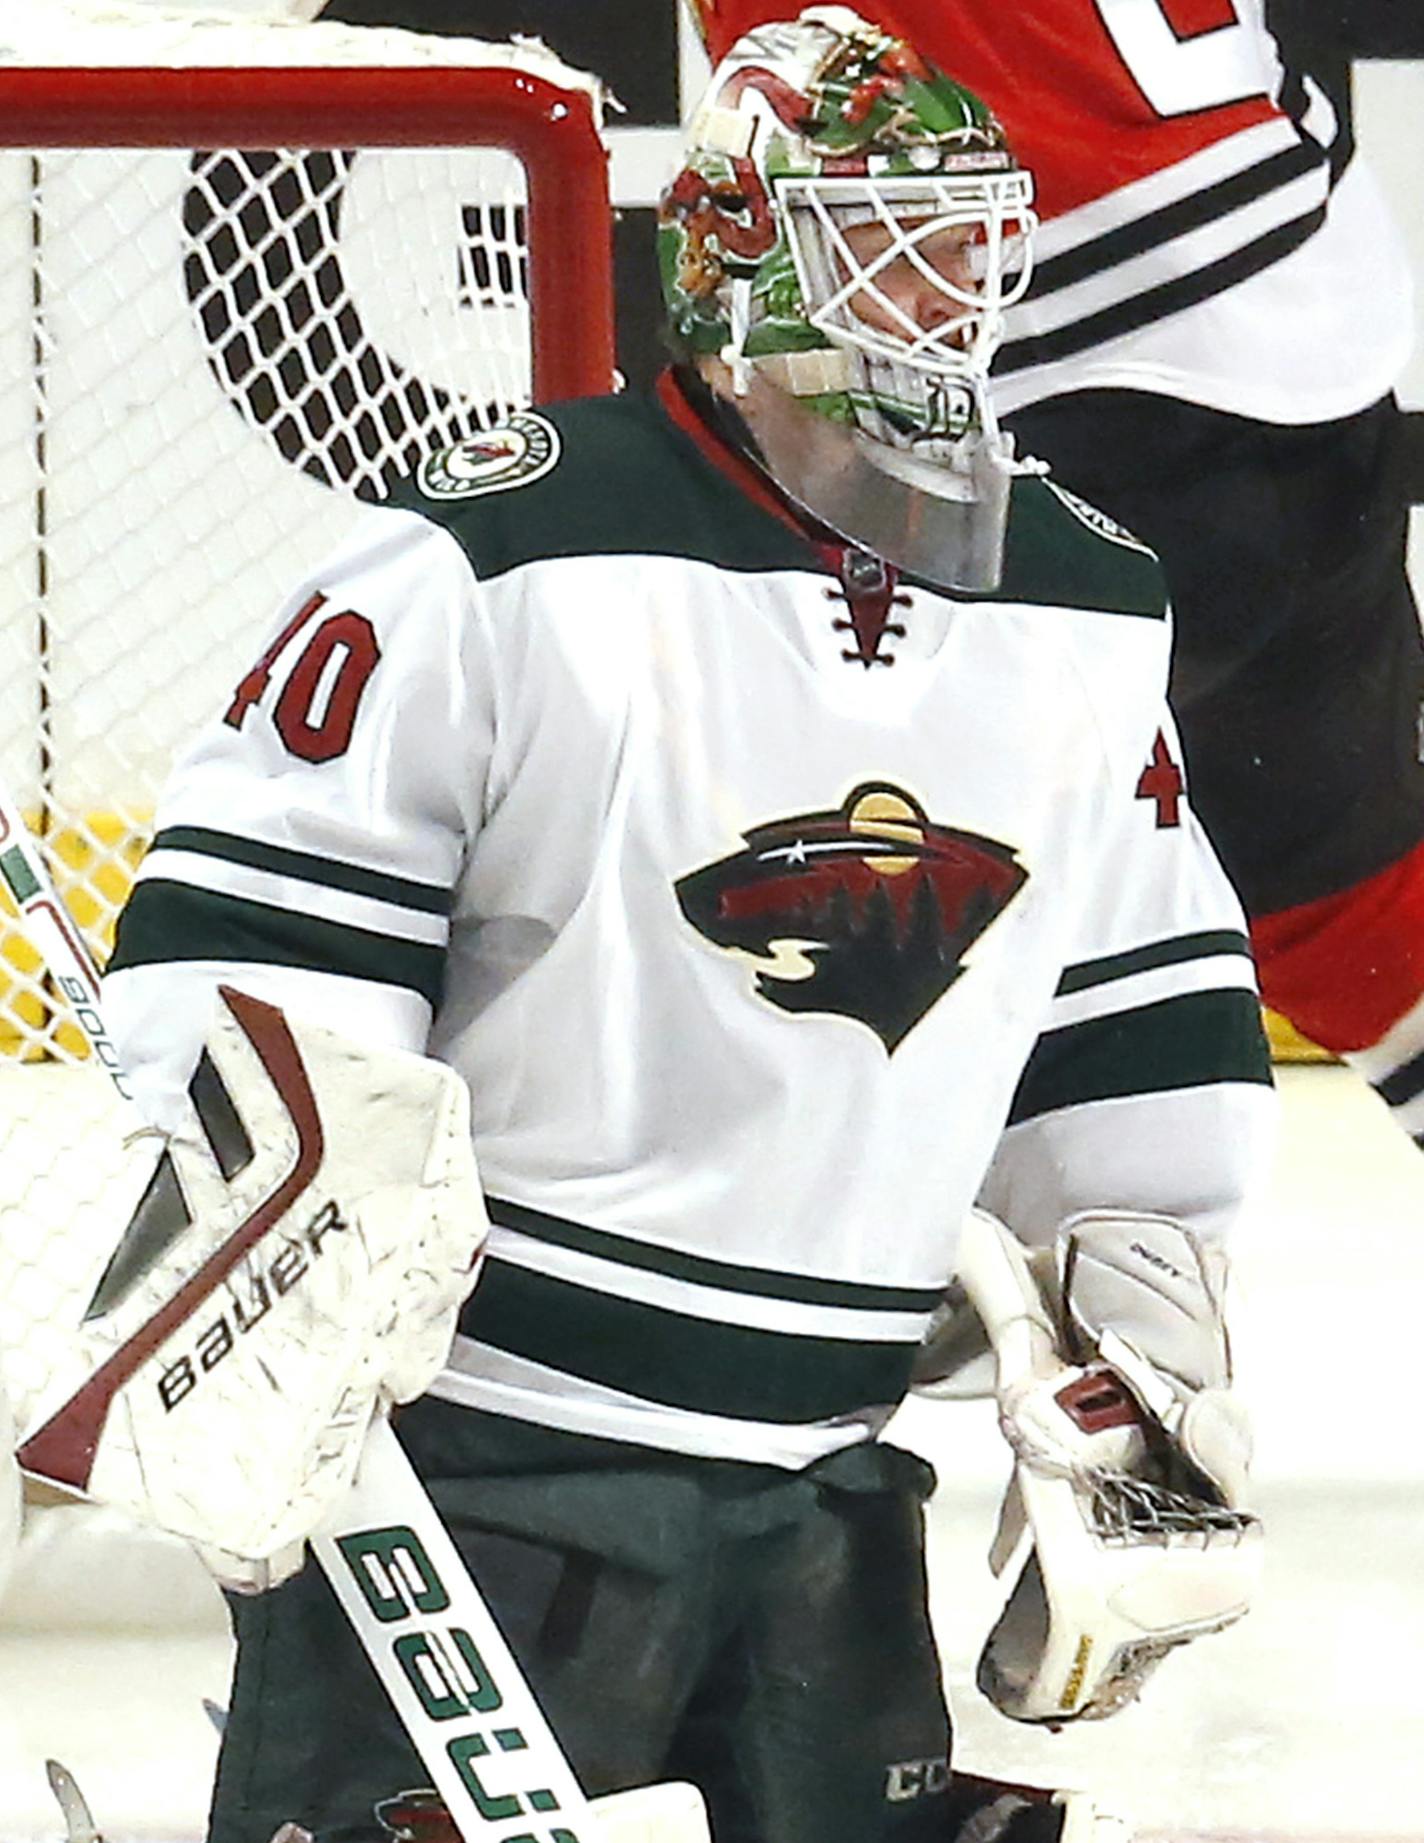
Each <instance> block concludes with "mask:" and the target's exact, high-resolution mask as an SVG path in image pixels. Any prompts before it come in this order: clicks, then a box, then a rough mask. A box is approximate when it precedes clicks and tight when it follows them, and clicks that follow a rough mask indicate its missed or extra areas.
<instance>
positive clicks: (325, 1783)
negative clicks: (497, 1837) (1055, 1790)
mask: <svg viewBox="0 0 1424 1843" xmlns="http://www.w3.org/2000/svg"><path fill="white" fill-rule="evenodd" d="M397 1425H398V1429H399V1432H400V1435H401V1438H402V1441H403V1443H404V1445H405V1446H406V1449H407V1451H408V1452H409V1453H410V1456H411V1458H412V1460H413V1461H414V1463H415V1465H416V1466H417V1468H418V1470H419V1471H420V1472H421V1474H422V1476H423V1477H424V1478H425V1480H426V1483H427V1485H428V1486H429V1489H430V1492H431V1495H432V1497H433V1498H434V1499H435V1502H436V1504H437V1505H438V1506H439V1508H440V1510H441V1512H442V1514H443V1515H444V1517H445V1519H446V1521H447V1523H448V1524H449V1526H450V1529H451V1531H452V1534H453V1535H454V1537H455V1540H456V1542H457V1544H458V1546H459V1548H460V1550H461V1553H462V1554H463V1555H464V1557H465V1559H466V1561H467V1562H468V1564H469V1567H470V1570H471V1572H472V1574H473V1575H474V1577H475V1579H476V1581H477V1582H478V1584H479V1586H480V1589H481V1591H482V1592H483V1594H484V1596H485V1598H486V1600H487V1601H488V1602H489V1604H490V1607H491V1609H492V1610H493V1612H494V1614H495V1616H496V1618H497V1619H498V1620H499V1622H500V1624H501V1625H502V1627H503V1628H504V1632H505V1636H506V1637H507V1639H508V1640H509V1642H510V1645H511V1646H512V1648H513V1650H514V1652H515V1655H516V1656H517V1657H518V1659H519V1661H520V1663H521V1665H522V1666H523V1668H524V1670H525V1673H526V1675H527V1676H528V1678H529V1681H530V1683H531V1685H532V1687H533V1689H534V1692H535V1694H536V1696H537V1697H538V1699H539V1701H540V1702H541V1704H542V1705H543V1708H544V1711H545V1713H546V1715H547V1716H548V1717H549V1720H550V1722H551V1723H552V1725H553V1727H554V1730H555V1732H556V1733H557V1735H558V1736H559V1739H560V1741H561V1743H562V1745H563V1747H564V1750H565V1752H566V1753H567V1754H568V1755H569V1758H570V1760H571V1762H572V1764H573V1767H574V1770H575V1772H576V1773H577V1775H578V1777H579V1778H580V1780H581V1781H582V1783H583V1785H584V1787H585V1788H586V1790H587V1791H588V1792H589V1793H590V1794H594V1795H596V1794H598V1793H602V1792H611V1791H619V1790H622V1789H624V1788H625V1787H629V1786H635V1785H643V1784H649V1783H651V1782H653V1781H655V1780H659V1779H687V1780H691V1781H692V1782H693V1783H694V1784H695V1785H697V1786H699V1787H700V1788H701V1790H702V1792H703V1794H704V1796H705V1797H706V1800H707V1804H708V1808H709V1811H710V1813H711V1818H712V1826H713V1835H714V1838H715V1843H876V1840H877V1839H885V1843H921V1839H924V1840H925V1843H929V1840H930V1839H934V1843H944V1840H945V1837H946V1835H947V1829H948V1826H947V1824H946V1817H945V1810H946V1799H945V1790H946V1782H947V1776H948V1774H947V1761H948V1756H949V1741H950V1735H949V1718H948V1714H947V1711H946V1707H945V1702H944V1697H943V1693H942V1691H941V1688H940V1671H939V1663H938V1659H937V1657H936V1654H935V1648H934V1642H933V1639H932V1637H931V1635H930V1629H929V1621H928V1616H927V1612H926V1603H925V1578H924V1553H923V1500H924V1498H925V1497H926V1496H927V1495H928V1492H929V1490H930V1488H931V1487H932V1485H933V1474H932V1473H931V1471H930V1469H929V1467H928V1466H926V1465H925V1464H924V1463H923V1462H922V1461H920V1460H918V1459H916V1458H914V1457H912V1456H911V1455H910V1454H908V1453H905V1452H902V1451H900V1450H899V1449H898V1448H896V1447H893V1446H888V1445H867V1446H860V1447H855V1448H851V1449H849V1450H848V1451H846V1452H843V1453H839V1454H837V1455H835V1456H834V1457H832V1458H830V1459H826V1460H822V1461H820V1462H818V1463H817V1464H815V1465H813V1466H811V1467H809V1468H808V1469H807V1470H805V1471H803V1472H799V1473H787V1472H784V1471H780V1470H777V1469H774V1468H769V1467H763V1466H747V1465H740V1464H736V1463H732V1462H728V1461H722V1460H696V1459H682V1458H678V1457H677V1456H675V1455H670V1454H663V1453H654V1452H652V1451H649V1450H648V1449H645V1448H640V1447H633V1446H627V1445H622V1444H618V1443H613V1442H607V1441H603V1440H593V1439H588V1438H585V1437H582V1436H578V1435H572V1434H564V1433H558V1432H555V1431H552V1430H549V1429H546V1428H540V1427H533V1426H528V1425H525V1424H523V1423H520V1422H517V1421H512V1420H506V1419H503V1418H501V1417H496V1416H491V1415H485V1414H478V1413H475V1412H472V1411H471V1410H469V1409H464V1408H456V1407H452V1406H450V1405H448V1404H446V1403H443V1402H439V1401H433V1400H430V1399H427V1400H424V1401H422V1402H419V1403H417V1404H415V1405H414V1406H413V1407H411V1408H409V1409H407V1410H405V1411H404V1412H403V1413H402V1414H401V1416H400V1417H399V1420H398V1422H397ZM230 1607H231V1611H232V1616H233V1623H234V1627H235V1631H236V1635H237V1647H238V1648H237V1664H236V1673H235V1677H234V1682H233V1692H232V1704H231V1710H230V1714H229V1717H228V1724H227V1730H226V1733H225V1735H224V1739H223V1746H222V1753H221V1757H220V1760H219V1767H218V1779H217V1787H216V1791H215V1793H214V1802H213V1813H212V1821H211V1828H210V1832H209V1835H210V1839H211V1843H268V1839H269V1838H270V1837H271V1835H272V1833H273V1831H274V1830H275V1829H276V1828H277V1827H278V1825H279V1824H281V1823H283V1822H284V1821H286V1820H289V1819H290V1820H294V1821H296V1822H297V1823H300V1824H302V1825H303V1826H305V1828H306V1829H308V1830H310V1831H312V1832H313V1833H314V1835H315V1836H316V1837H317V1839H318V1843H391V1839H390V1833H389V1831H387V1830H386V1829H385V1828H383V1826H382V1825H381V1823H380V1822H379V1820H378V1818H377V1817H376V1815H375V1807H376V1806H377V1805H378V1804H380V1803H381V1802H382V1801H383V1800H385V1799H388V1798H391V1797H392V1796H393V1795H395V1794H398V1793H400V1792H403V1791H408V1790H413V1789H416V1788H419V1787H422V1786H425V1785H427V1784H428V1783H429V1780H428V1775H426V1773H425V1772H424V1769H423V1768H422V1766H421V1764H420V1762H419V1760H418V1758H417V1756H416V1755H415V1753H414V1751H413V1750H412V1748H411V1746H410V1743H409V1741H408V1740H407V1739H406V1737H405V1735H404V1733H403V1731H402V1729H401V1728H400V1726H399V1725H398V1723H397V1721H396V1719H395V1716H394V1714H393V1713H392V1710H391V1707H390V1704H389V1703H388V1702H387V1700H386V1698H385V1694H384V1692H383V1691H382V1689H381V1687H380V1684H379V1683H378V1681H377V1680H376V1677H375V1675H374V1673H373V1672H372V1670H371V1668H370V1666H369V1664H368V1663H367V1661H366V1659H365V1656H364V1654H363V1653H362V1652H361V1650H360V1649H359V1647H358V1646H357V1644H356V1642H355V1640H354V1639H353V1638H352V1636H351V1634H350V1631H349V1629H348V1627H347V1626H346V1623H345V1621H344V1619H343V1617H342V1614H341V1612H340V1610H339V1609H338V1607H337V1605H336V1603H335V1600H334V1599H333V1597H332V1595H331V1593H330V1590H329V1589H328V1588H327V1586H326V1582H325V1579H324V1577H323V1576H322V1574H321V1573H320V1571H319V1570H318V1569H317V1568H316V1566H315V1565H314V1564H312V1563H308V1565H307V1567H306V1568H305V1569H304V1570H303V1572H302V1573H301V1574H299V1575H298V1576H296V1577H295V1578H294V1579H293V1580H291V1581H289V1582H287V1583H286V1584H285V1585H283V1586H282V1587H279V1588H277V1589H276V1590H275V1591H273V1592H272V1593H268V1594H262V1595H260V1596H257V1597H255V1598H239V1597H237V1596H233V1597H232V1599H231V1600H230Z"/></svg>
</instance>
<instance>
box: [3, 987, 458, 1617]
mask: <svg viewBox="0 0 1424 1843" xmlns="http://www.w3.org/2000/svg"><path fill="white" fill-rule="evenodd" d="M222 999H223V1002H222V1004H221V1005H220V1006H219V1016H218V1020H217V1022H216V1023H215V1025H214V1027H213V1029H212V1031H211V1032H210V1033H209V1036H208V1040H207V1045H206V1047H205V1049H204V1052H203V1055H202V1058H201V1059H200V1062H199V1065H198V1071H197V1074H196V1075H195V1076H194V1079H193V1083H192V1086H191V1088H190V1090H189V1096H190V1100H191V1103H192V1107H191V1115H192V1117H191V1120H190V1122H189V1126H188V1129H187V1130H185V1131H183V1132H180V1133H178V1134H175V1135H174V1136H173V1137H171V1138H169V1139H167V1140H166V1141H165V1142H164V1144H163V1148H162V1150H161V1152H160V1154H159V1156H158V1159H157V1162H156V1163H154V1162H153V1160H152V1154H151V1153H150V1154H149V1155H148V1158H147V1161H146V1164H147V1171H146V1174H140V1175H141V1176H142V1177H143V1183H142V1194H141V1195H140V1197H139V1200H138V1202H137V1205H136V1207H135V1209H134V1211H133V1215H132V1217H131V1219H130V1221H129V1223H128V1226H127V1228H126V1229H125V1230H124V1232H123V1235H122V1237H121V1238H120V1240H119V1242H118V1245H117V1247H116V1248H114V1249H113V1252H112V1253H111V1254H110V1256H109V1258H108V1260H107V1264H106V1265H105V1266H104V1268H103V1272H102V1273H101V1274H100V1275H99V1276H98V1279H97V1284H96V1285H95V1286H94V1289H93V1293H92V1296H91V1297H90V1298H89V1300H88V1304H87V1307H85V1308H84V1309H83V1312H82V1322H80V1323H77V1324H76V1328H75V1333H74V1336H75V1342H76V1346H77V1352H78V1359H79V1362H80V1373H81V1374H84V1375H86V1376H87V1380H86V1381H85V1382H84V1383H83V1384H82V1386H80V1387H79V1388H78V1389H77V1390H76V1389H74V1386H73V1380H72V1376H71V1378H70V1381H69V1383H68V1386H67V1388H66V1390H65V1399H63V1400H60V1401H54V1400H50V1401H47V1402H41V1403H40V1404H38V1408H37V1412H36V1413H35V1414H34V1415H33V1416H31V1417H30V1420H31V1426H32V1428H33V1429H34V1430H33V1431H31V1432H29V1433H28V1436H27V1437H25V1438H24V1439H23V1441H22V1444H21V1445H20V1448H19V1459H20V1463H21V1465H22V1466H23V1467H24V1468H25V1469H26V1471H28V1472H30V1473H32V1474H33V1475H35V1476H37V1477H41V1478H45V1479H48V1480H50V1481H51V1482H53V1483H56V1484H59V1485H61V1486H64V1487H66V1488H68V1489H70V1490H76V1491H81V1492H83V1493H84V1494H85V1495H86V1496H88V1497H91V1498H93V1499H95V1500H96V1501H98V1502H100V1503H105V1504H111V1505H115V1506H117V1507H118V1508H120V1509H122V1510H124V1511H127V1512H128V1513H129V1514H131V1515H133V1516H136V1517H137V1518H139V1519H140V1520H141V1521H144V1522H148V1523H152V1524H156V1525H158V1526H159V1527H160V1528H163V1529H166V1530H170V1531H172V1532H173V1533H175V1534H176V1535H179V1536H184V1537H186V1538H187V1539H188V1540H189V1541H190V1542H192V1543H193V1544H194V1545H195V1546H196V1547H197V1548H198V1549H199V1551H200V1553H202V1555H203V1557H204V1559H205V1561H207V1563H208V1565H209V1566H210V1567H211V1568H212V1570H213V1572H214V1573H216V1574H217V1575H218V1576H219V1578H220V1579H223V1580H225V1581H226V1582H227V1583H228V1584H230V1585H233V1586H237V1587H240V1588H248V1589H255V1588H261V1587H267V1586H273V1585H275V1584H276V1583H277V1582H278V1581H279V1580H281V1579H283V1578H285V1577H286V1575H288V1574H290V1573H293V1572H295V1570H296V1568H297V1567H298V1566H300V1562H301V1544H302V1542H303V1539H304V1538H305V1537H306V1536H307V1535H309V1534H310V1533H311V1532H312V1531H313V1530H315V1529H316V1528H317V1527H318V1526H319V1525H320V1524H321V1522H322V1520H323V1518H324V1517H325V1516H326V1515H327V1513H328V1512H329V1511H330V1510H331V1509H332V1508H333V1507H334V1506H335V1505H336V1503H337V1502H338V1501H339V1500H340V1498H341V1497H342V1496H343V1495H344V1494H345V1492H346V1490H347V1489H348V1487H349V1485H350V1483H351V1480H352V1478H353V1476H354V1475H355V1470H356V1463H357V1460H358V1458H359V1455H360V1452H361V1447H362V1443H363V1441H364V1439H365V1435H366V1432H367V1429H368V1427H369V1425H370V1423H371V1420H372V1417H373V1416H374V1415H377V1414H379V1413H381V1412H382V1411H383V1410H384V1408H385V1407H386V1406H387V1405H388V1404H389V1403H391V1402H400V1401H407V1400H410V1399H411V1398H412V1397H414V1396H416V1395H418V1394H420V1393H422V1392H423V1390H424V1389H426V1388H427V1387H428V1386H429V1384H430V1383H431V1382H432V1381H433V1380H434V1378H435V1376H436V1374H437V1372H438V1371H439V1369H440V1368H441V1366H442V1365H443V1363H444V1362H445V1359H446V1357H447V1355H448V1353H449V1348H450V1341H451V1337H452V1335H453V1332H454V1323H455V1316H456V1313H457V1312H458V1310H459V1307H460V1304H461V1302H462V1301H463V1299H464V1298H465V1297H466V1295H467V1294H468V1292H469V1290H470V1288H471V1286H472V1285H473V1283H474V1277H475V1266H476V1262H477V1258H478V1253H479V1249H480V1247H481V1244H482V1243H483V1240H484V1236H485V1233H486V1227H487V1224H486V1218H485V1214H484V1205H483V1200H482V1198H481V1195H480V1190H479V1185H478V1182H477V1179H476V1174H475V1163H474V1153H473V1150H472V1147H471V1142H470V1125H469V1093H468V1090H467V1089H466V1087H465V1085H464V1083H463V1082H462V1081H461V1080H460V1078H459V1077H458V1076H457V1075H456V1074H455V1073H454V1072H453V1071H452V1070H450V1069H448V1068H446V1067H444V1066H443V1065H442V1064H439V1063H436V1062H432V1061H429V1060H427V1059H425V1058H423V1057H420V1056H414V1055H409V1054H406V1053H404V1052H400V1051H372V1050H368V1049H366V1048H364V1047H362V1046H359V1045H357V1044H354V1043H350V1042H347V1041H346V1040H345V1039H343V1038H341V1037H339V1036H337V1035H336V1034H335V1033H333V1032H331V1031H327V1030H322V1029H318V1028H317V1027H315V1026H311V1025H303V1024H301V1023H298V1022H297V1021H295V1020H292V1019H288V1018H286V1017H285V1016H284V1015H283V1013H282V1012H280V1011H278V1010H276V1009H275V1008H274V1007H272V1006H270V1005H266V1004H262V1003H259V1002H258V1001H257V1000H256V999H252V998H247V997H245V996H243V995H242V994H240V993H236V992H232V991H229V990H227V989H226V988H224V990H223V994H222ZM145 1137H146V1136H145ZM78 1317H79V1313H77V1312H76V1319H77V1318H78Z"/></svg>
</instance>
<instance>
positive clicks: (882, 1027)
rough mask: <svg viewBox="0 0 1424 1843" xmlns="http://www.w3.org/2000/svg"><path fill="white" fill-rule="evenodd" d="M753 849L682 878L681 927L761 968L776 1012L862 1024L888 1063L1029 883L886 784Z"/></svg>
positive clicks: (1012, 864) (773, 827) (972, 835)
mask: <svg viewBox="0 0 1424 1843" xmlns="http://www.w3.org/2000/svg"><path fill="white" fill-rule="evenodd" d="M744 838H745V843H746V849H745V850H744V851H738V852H735V853H734V854H733V855H732V856H731V857H725V858H721V859H719V860H718V861H717V862H716V863H714V864H708V865H706V866H704V867H703V868H702V869H701V870H694V871H692V872H690V873H689V874H688V875H687V876H685V877H681V878H679V879H678V881H677V883H676V885H675V886H674V887H675V889H676V892H677V899H678V903H679V905H680V907H681V909H682V912H683V915H684V916H685V917H686V918H687V920H688V921H689V922H690V923H691V924H692V926H693V927H694V928H696V930H697V931H698V933H699V934H701V935H702V936H703V937H704V939H706V940H709V941H711V942H713V943H714V944H715V945H716V946H718V947H722V948H726V949H727V950H729V951H731V952H736V953H741V954H746V955H749V956H751V957H752V959H753V960H754V961H755V962H756V964H757V971H756V990H757V993H758V994H759V995H760V996H761V997H762V998H764V999H766V1000H767V1001H768V1002H769V1003H771V1004H773V1005H776V1006H777V1007H779V1009H781V1010H783V1011H788V1012H792V1013H797V1014H800V1013H805V1012H823V1013H825V1012H829V1013H832V1014H835V1015H838V1016H841V1017H848V1018H854V1019H855V1020H856V1021H857V1022H858V1023H861V1024H864V1025H865V1026H866V1027H867V1028H868V1029H870V1030H873V1031H874V1032H875V1034H876V1036H878V1037H879V1038H880V1041H881V1042H882V1043H883V1044H884V1045H885V1049H886V1051H887V1053H893V1051H894V1050H896V1049H897V1048H898V1047H899V1045H900V1044H901V1043H902V1042H903V1041H904V1039H905V1037H906V1036H907V1035H908V1034H909V1032H910V1031H911V1030H913V1029H914V1027H915V1025H916V1024H918V1023H919V1022H920V1020H921V1018H923V1017H924V1015H925V1014H926V1012H927V1011H929V1009H930V1008H931V1006H933V1005H934V1004H936V1003H937V1002H938V1001H939V1000H940V999H941V998H942V997H943V996H944V994H945V993H946V992H947V991H948V990H949V988H950V987H951V986H952V985H953V984H954V982H955V980H957V979H958V978H959V975H960V974H961V973H962V972H963V970H964V956H965V954H966V953H967V952H968V950H969V948H970V947H971V946H972V945H973V943H974V942H975V941H977V940H978V938H979V937H980V935H981V934H983V932H984V930H985V929H986V928H987V927H988V926H989V924H990V923H991V922H992V921H994V920H995V919H996V918H997V917H998V916H999V915H1001V914H1002V913H1003V912H1004V910H1005V909H1006V908H1007V907H1008V906H1009V904H1010V903H1011V902H1012V901H1013V899H1014V897H1015V896H1016V895H1017V894H1018V892H1019V891H1020V890H1021V889H1022V888H1023V886H1024V884H1025V883H1026V882H1027V881H1028V872H1027V871H1026V870H1025V869H1024V868H1023V866H1022V865H1021V864H1020V863H1019V862H1018V859H1017V857H1016V855H1015V853H1014V851H1013V850H1012V848H1011V847H1009V846H1008V845H1002V844H999V843H997V842H996V841H995V840H994V839H991V838H984V837H982V836H980V835H979V834H978V833H976V832H964V831H959V830H957V829H956V828H954V827H950V826H941V825H936V824H934V823H933V822H932V821H931V820H930V819H928V818H927V817H926V815H925V813H924V810H923V809H922V808H921V806H920V805H919V803H918V802H917V801H916V800H915V799H913V798H912V796H911V795H909V794H907V793H906V792H904V791H903V789H901V788H898V787H894V786H891V785H889V784H888V783H886V782H881V781H868V782H864V783H862V785H860V786H859V787H857V788H855V789H854V790H853V792H852V793H851V794H850V795H849V796H848V797H847V799H846V800H845V802H844V804H843V805H842V806H841V807H840V808H838V809H837V810H835V811H832V812H821V813H803V814H799V815H797V816H796V817H794V818H790V819H777V820H773V821H771V822H770V823H769V824H767V825H761V826H755V827H753V829H752V830H751V831H749V832H747V833H745V834H744Z"/></svg>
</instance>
